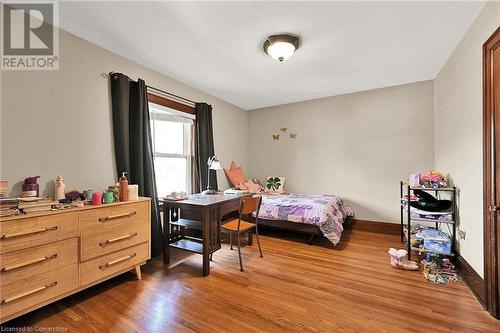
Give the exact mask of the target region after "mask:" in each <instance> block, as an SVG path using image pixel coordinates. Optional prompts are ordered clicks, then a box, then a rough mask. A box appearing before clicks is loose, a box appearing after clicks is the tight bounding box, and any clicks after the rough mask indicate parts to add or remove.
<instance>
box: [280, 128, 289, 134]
mask: <svg viewBox="0 0 500 333" xmlns="http://www.w3.org/2000/svg"><path fill="white" fill-rule="evenodd" d="M287 130H288V128H287V127H282V128H280V131H281V132H283V133H285V132H286V131H287Z"/></svg>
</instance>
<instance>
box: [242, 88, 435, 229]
mask: <svg viewBox="0 0 500 333" xmlns="http://www.w3.org/2000/svg"><path fill="white" fill-rule="evenodd" d="M433 98H434V97H433V82H432V81H426V82H420V83H414V84H408V85H402V86H397V87H391V88H386V89H379V90H372V91H366V92H361V93H356V94H348V95H343V96H336V97H330V98H323V99H317V100H312V101H307V102H301V103H293V104H288V105H281V106H275V107H270V108H265V109H259V110H254V111H249V114H250V156H249V163H250V164H249V169H248V172H247V173H248V175H249V176H255V177H258V178H260V179H261V180H265V178H266V176H270V175H273V176H285V177H286V183H285V189H286V191H288V192H303V193H325V194H326V193H330V194H337V195H339V196H340V197H342V198H344V199H345V200H347V202H348V203H349V204H350V205H351V207H352V208H353V209H354V211H355V212H356V216H357V217H358V218H360V219H368V220H374V221H390V222H398V221H399V205H398V202H399V187H398V185H399V181H400V179H403V178H404V177H406V176H407V175H408V174H409V173H411V172H413V171H419V170H429V169H431V168H432V167H433V165H434V125H433V123H434V119H433V117H434V116H433V112H434V105H433V104H434V99H433ZM281 127H287V128H288V129H289V132H292V133H298V136H297V139H290V138H289V135H288V134H286V135H283V133H280V130H279V129H280V128H281ZM278 133H279V134H280V140H279V141H273V139H272V134H278Z"/></svg>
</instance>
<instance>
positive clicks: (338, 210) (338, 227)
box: [258, 193, 354, 245]
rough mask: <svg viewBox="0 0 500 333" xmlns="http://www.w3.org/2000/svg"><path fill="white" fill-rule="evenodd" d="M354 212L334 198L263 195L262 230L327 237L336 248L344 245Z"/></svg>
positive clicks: (261, 209) (311, 195)
mask: <svg viewBox="0 0 500 333" xmlns="http://www.w3.org/2000/svg"><path fill="white" fill-rule="evenodd" d="M352 216H354V212H353V211H352V210H351V208H350V207H349V206H348V205H346V204H345V203H344V202H343V201H342V199H340V198H339V197H337V196H334V195H314V194H299V193H290V194H268V193H264V194H263V195H262V204H261V207H260V212H259V216H258V223H259V226H260V225H263V226H268V227H272V228H277V229H283V230H289V231H297V232H301V233H305V234H308V235H310V238H309V244H311V243H312V241H313V239H314V237H315V236H324V237H326V238H327V239H328V240H329V241H330V242H332V243H333V244H334V245H336V244H337V243H338V242H339V241H340V236H341V235H342V231H343V230H344V224H345V223H346V221H347V220H349V218H350V217H352Z"/></svg>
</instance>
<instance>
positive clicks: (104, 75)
mask: <svg viewBox="0 0 500 333" xmlns="http://www.w3.org/2000/svg"><path fill="white" fill-rule="evenodd" d="M115 73H118V72H110V73H109V74H108V73H102V74H101V76H102V77H104V78H107V79H109V76H110V74H111V75H112V74H115ZM120 74H121V73H120ZM127 77H128V76H127ZM128 79H129V80H131V79H130V78H129V77H128ZM146 88H148V89H151V90H155V91H157V92H160V93H162V94H165V95H167V96H172V97H175V98H177V99H180V100H182V101H185V102H188V103H192V104H194V105H196V104H197V102H195V101H193V100H190V99H189V98H185V97H182V96H179V95H176V94H172V93H169V92H167V91H165V90H161V89H158V88H155V87H152V86H148V85H146Z"/></svg>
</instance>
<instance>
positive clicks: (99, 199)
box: [92, 192, 102, 205]
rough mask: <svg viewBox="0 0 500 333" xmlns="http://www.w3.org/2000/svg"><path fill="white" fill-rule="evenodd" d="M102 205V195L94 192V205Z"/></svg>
mask: <svg viewBox="0 0 500 333" xmlns="http://www.w3.org/2000/svg"><path fill="white" fill-rule="evenodd" d="M100 204H102V193H101V192H94V193H92V205H100Z"/></svg>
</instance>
